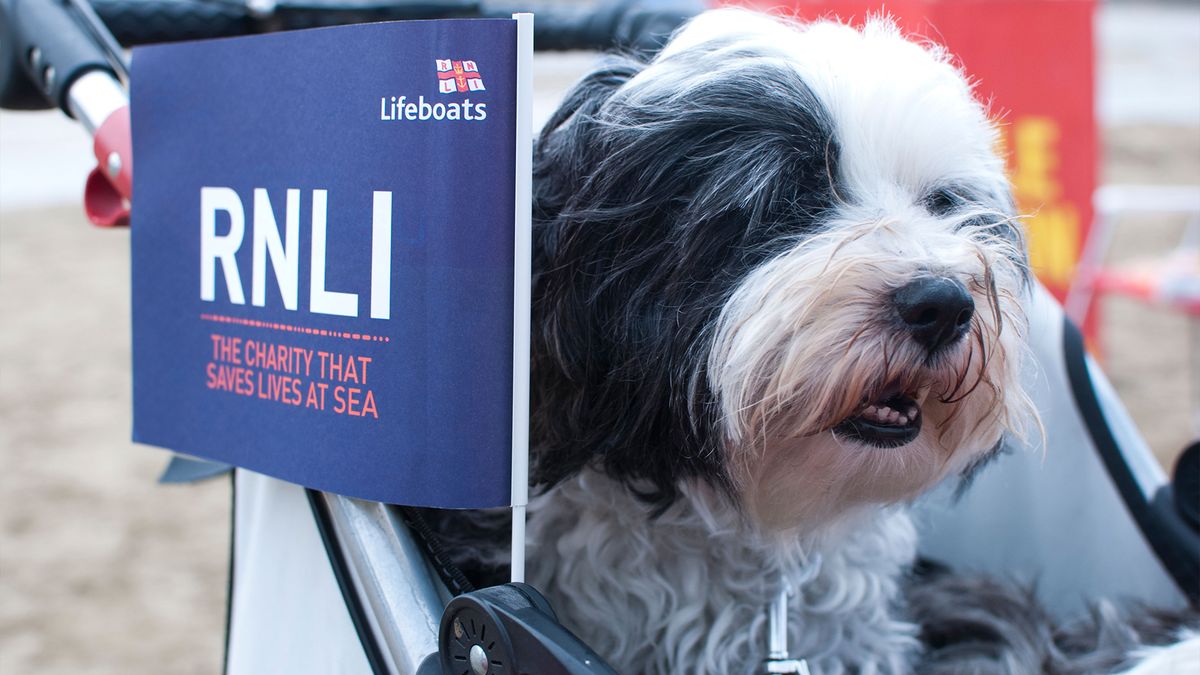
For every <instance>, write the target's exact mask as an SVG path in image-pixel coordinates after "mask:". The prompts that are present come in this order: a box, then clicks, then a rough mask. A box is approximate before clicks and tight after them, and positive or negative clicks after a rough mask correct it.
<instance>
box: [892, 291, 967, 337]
mask: <svg viewBox="0 0 1200 675" xmlns="http://www.w3.org/2000/svg"><path fill="white" fill-rule="evenodd" d="M893 300H894V301H895V303H896V312H897V313H898V314H899V315H900V318H901V320H903V321H904V324H905V325H906V326H907V327H908V330H909V332H910V333H912V336H913V339H914V340H916V341H917V342H918V343H919V344H921V345H923V346H924V347H925V348H926V349H928V350H929V351H930V352H935V351H937V350H938V349H940V348H941V347H945V346H946V345H950V344H953V343H955V342H957V341H958V339H959V338H961V337H962V336H963V334H965V333H966V332H967V327H968V326H969V325H970V323H971V317H972V316H973V315H974V314H975V302H974V301H973V300H971V294H970V293H968V292H967V288H966V287H965V286H963V285H962V284H961V283H959V282H958V281H956V280H954V279H947V278H945V277H921V278H919V279H914V280H913V281H910V282H908V283H907V284H906V285H904V286H902V287H901V288H900V290H898V291H896V294H895V295H894V296H893Z"/></svg>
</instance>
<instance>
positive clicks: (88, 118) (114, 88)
mask: <svg viewBox="0 0 1200 675" xmlns="http://www.w3.org/2000/svg"><path fill="white" fill-rule="evenodd" d="M127 105H129V95H128V94H126V93H125V88H124V87H122V86H121V83H120V82H119V81H117V78H115V77H113V76H112V74H111V73H109V72H108V71H104V70H91V71H88V72H86V73H84V74H83V75H80V76H79V78H78V79H76V80H75V81H74V82H73V83H72V84H71V88H70V90H69V91H68V92H67V107H68V108H70V110H71V114H72V115H73V116H74V117H75V119H77V120H79V122H80V123H81V124H83V126H84V127H85V128H87V130H88V133H90V134H92V135H93V136H94V135H96V130H97V129H99V128H100V125H101V124H104V120H106V119H108V116H109V115H111V114H113V113H114V112H116V111H117V110H119V109H121V108H124V107H125V106H127Z"/></svg>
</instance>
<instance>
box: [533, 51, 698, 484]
mask: <svg viewBox="0 0 1200 675" xmlns="http://www.w3.org/2000/svg"><path fill="white" fill-rule="evenodd" d="M645 67H646V64H644V63H642V62H640V61H637V60H634V59H632V58H627V57H615V58H612V59H610V60H608V61H607V62H605V63H604V64H603V65H601V66H600V67H598V68H597V69H596V70H594V71H593V72H592V73H591V74H589V75H588V76H587V77H585V78H583V80H582V81H580V82H579V83H578V84H577V85H576V86H575V87H574V88H573V89H572V90H571V92H570V93H569V94H568V95H567V96H566V98H565V99H564V101H563V102H562V104H561V106H560V108H559V109H558V110H557V112H555V114H554V115H553V116H552V117H551V118H550V120H549V122H548V123H547V124H546V126H545V128H544V129H543V131H542V135H541V137H540V138H539V140H538V143H537V146H536V148H535V153H534V195H533V196H534V203H533V215H534V289H533V304H534V307H533V311H534V317H533V320H534V331H533V389H532V392H531V394H532V404H533V406H532V407H533V411H532V412H533V419H532V438H533V441H534V451H535V452H534V456H533V460H534V466H533V480H534V482H535V483H538V484H542V485H553V484H555V483H557V482H560V481H562V480H564V479H567V478H569V477H570V476H572V475H574V474H575V473H578V472H579V471H580V470H581V469H583V468H584V467H588V466H592V467H597V468H601V469H602V470H604V471H605V473H607V474H608V475H609V476H610V477H612V478H616V479H618V480H622V481H624V482H626V483H627V484H628V485H630V487H632V488H634V490H635V491H637V492H638V493H639V494H640V495H641V496H643V497H644V498H646V499H647V500H648V501H651V502H654V503H657V504H658V505H659V506H660V507H664V506H665V505H667V504H669V503H670V502H671V501H672V500H673V499H674V497H675V496H676V494H677V488H676V481H677V479H678V478H679V477H681V476H684V475H696V474H709V475H718V476H719V475H720V473H721V472H720V461H719V457H718V453H717V452H716V451H715V450H710V451H709V452H701V451H699V450H693V449H694V448H696V447H697V446H698V445H701V444H703V443H704V442H706V441H709V440H711V439H707V438H706V439H704V441H700V440H698V439H697V430H696V429H695V428H694V425H695V420H696V415H695V414H693V412H694V411H691V410H689V408H691V406H692V404H693V402H694V401H695V400H706V399H707V398H708V396H707V390H706V389H704V388H703V387H699V389H704V390H703V391H701V390H699V389H695V387H696V385H695V384H694V383H695V382H702V381H703V375H702V373H701V372H698V371H697V367H698V362H699V360H700V359H701V358H702V357H701V356H699V355H700V354H701V352H702V350H701V349H698V348H696V345H695V343H696V341H697V339H698V336H699V334H700V332H701V331H702V330H703V327H704V326H705V325H706V323H707V314H708V309H709V305H710V304H712V303H697V302H692V303H691V305H693V306H692V307H690V311H689V312H688V313H687V314H688V315H687V316H683V313H682V312H681V311H680V310H678V308H670V307H668V306H667V305H668V304H669V303H670V302H671V298H670V297H668V296H667V295H666V294H664V293H663V292H662V289H663V288H664V287H666V286H670V285H671V284H672V283H673V282H672V281H670V280H668V279H665V278H663V276H662V275H663V274H664V272H666V271H668V270H670V269H674V267H673V266H672V265H671V264H670V261H669V258H670V257H671V256H672V255H677V254H678V252H676V253H671V252H670V251H669V250H670V249H671V248H672V244H670V243H669V242H668V241H667V240H668V239H670V237H669V236H668V233H669V231H670V229H671V228H670V227H669V225H668V223H669V222H671V219H670V218H669V217H668V211H669V209H667V208H665V206H666V205H667V204H669V203H671V201H672V199H671V197H670V194H667V193H668V192H669V191H666V190H664V194H663V195H661V196H660V198H661V200H662V201H663V205H662V206H658V205H655V204H654V203H652V201H653V200H649V199H647V198H646V197H645V196H644V195H641V196H639V195H637V194H635V192H636V190H634V189H627V188H632V187H633V185H635V184H637V185H640V188H639V189H640V190H642V191H646V190H651V189H652V187H651V186H650V185H649V184H646V183H644V182H641V181H639V180H638V179H637V176H636V175H637V173H638V170H637V169H636V166H638V165H639V164H638V163H637V162H633V161H620V160H617V159H616V158H618V157H628V156H631V155H632V156H637V157H640V158H641V159H642V160H643V162H644V161H645V160H651V159H652V158H653V156H654V155H655V153H654V152H653V151H652V149H648V148H641V147H638V146H636V145H635V144H632V143H631V141H633V140H635V138H636V136H637V134H636V133H633V132H632V131H631V130H632V129H635V128H636V124H637V122H636V121H632V118H631V115H630V110H631V106H630V104H629V103H628V102H627V101H623V102H620V103H614V96H619V92H621V90H622V87H624V86H626V85H627V84H628V83H629V82H630V80H632V79H633V78H634V77H635V76H637V75H638V74H639V73H640V72H642V70H643V69H644V68H645ZM614 105H616V106H617V108H616V109H611V110H610V108H612V107H613V106H614ZM679 179H683V177H682V176H681V177H679ZM638 232H640V233H642V234H641V235H639V234H636V233H638ZM643 236H644V237H646V239H645V240H643ZM655 266H657V267H658V268H659V271H658V273H657V274H656V273H654V272H653V271H651V268H653V267H655ZM664 303H666V304H664ZM693 389H695V390H693ZM678 453H682V454H683V455H684V456H683V457H680V456H679V454H678ZM684 465H686V466H684ZM718 480H720V478H718Z"/></svg>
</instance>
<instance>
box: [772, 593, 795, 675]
mask: <svg viewBox="0 0 1200 675" xmlns="http://www.w3.org/2000/svg"><path fill="white" fill-rule="evenodd" d="M789 590H791V589H789V588H788V587H787V586H784V587H783V588H780V589H779V595H777V596H775V601H774V602H772V603H771V607H770V609H769V610H768V612H769V614H768V616H767V630H768V631H769V633H770V635H769V636H768V638H767V639H768V643H767V657H768V658H770V659H786V658H787V657H788V648H787V638H788V635H787V634H788V625H787V611H788V595H790V593H789V592H788V591H789Z"/></svg>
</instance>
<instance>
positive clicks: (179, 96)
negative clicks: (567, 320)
mask: <svg viewBox="0 0 1200 675" xmlns="http://www.w3.org/2000/svg"><path fill="white" fill-rule="evenodd" d="M517 51H518V50H517V22H516V21H513V20H456V21H422V22H407V23H390V24H371V25H361V26H348V27H339V28H329V29H320V30H312V31H298V32H291V33H278V34H273V35H264V36H255V37H249V38H234V39H227V40H215V41H208V42H195V43H181V44H174V45H161V46H153V47H145V48H139V49H137V50H135V51H134V56H133V67H132V75H131V82H132V95H131V98H132V107H131V111H132V125H133V149H134V165H135V167H136V169H137V170H136V171H135V173H134V176H135V178H134V195H135V197H136V198H135V200H134V203H133V216H132V227H133V232H132V259H133V260H132V262H133V377H134V383H133V384H134V386H133V396H134V412H133V437H134V440H135V441H138V442H141V443H148V444H152V445H157V446H162V447H165V448H170V449H172V450H176V451H179V452H184V453H187V454H189V455H194V456H197V457H202V458H205V459H210V460H214V461H219V462H225V463H229V464H233V465H236V466H241V467H245V468H248V469H252V470H254V471H258V472H262V473H265V474H268V475H271V476H275V477H278V478H282V479H284V480H288V481H291V482H295V483H300V484H302V485H306V486H309V487H314V488H318V489H322V490H328V491H332V492H337V493H340V494H346V495H351V496H355V497H360V498H365V499H371V500H376V501H385V502H392V503H402V504H414V505H427V506H439V507H450V508H474V507H489V506H499V505H506V504H509V503H510V479H511V476H512V474H511V473H510V452H511V448H512V447H513V428H514V425H513V419H514V394H513V391H514V378H513V372H514V367H513V363H514V330H513V327H514V322H513V316H514V299H513V298H514V264H515V262H516V263H520V260H519V258H520V257H521V256H520V254H519V252H518V253H517V254H516V257H517V258H518V260H516V261H514V255H515V254H514V245H516V244H519V243H520V241H519V240H520V237H519V236H517V237H516V239H517V240H518V241H516V242H515V241H514V211H515V209H516V207H517V201H518V198H517V197H515V196H514V195H516V194H517V193H516V185H517V180H516V170H515V168H514V167H515V159H514V158H515V154H516V146H517V144H518V142H517V132H516V129H517V84H518V78H517V65H518V54H517ZM517 220H519V218H518V219H517ZM518 251H519V250H518ZM518 278H520V277H519V275H518ZM517 290H518V293H519V290H520V289H517ZM517 341H518V348H519V347H520V342H521V338H520V337H518V339H517ZM518 391H519V393H518V396H520V395H521V393H520V390H518ZM518 409H519V406H518ZM522 423H523V421H522Z"/></svg>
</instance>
